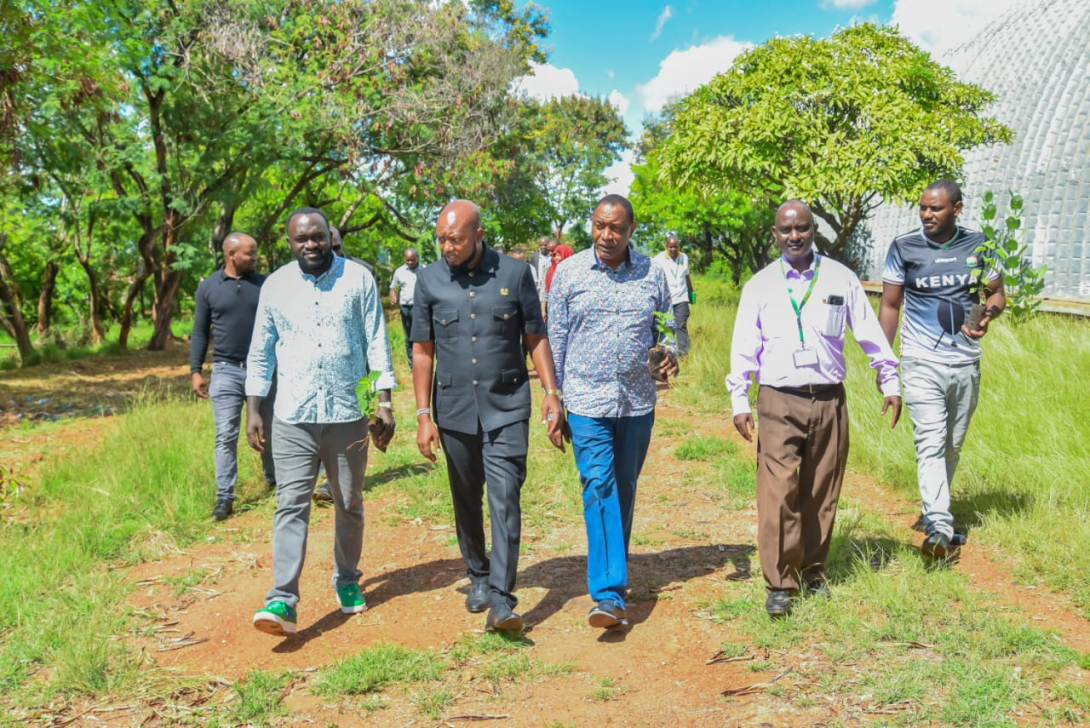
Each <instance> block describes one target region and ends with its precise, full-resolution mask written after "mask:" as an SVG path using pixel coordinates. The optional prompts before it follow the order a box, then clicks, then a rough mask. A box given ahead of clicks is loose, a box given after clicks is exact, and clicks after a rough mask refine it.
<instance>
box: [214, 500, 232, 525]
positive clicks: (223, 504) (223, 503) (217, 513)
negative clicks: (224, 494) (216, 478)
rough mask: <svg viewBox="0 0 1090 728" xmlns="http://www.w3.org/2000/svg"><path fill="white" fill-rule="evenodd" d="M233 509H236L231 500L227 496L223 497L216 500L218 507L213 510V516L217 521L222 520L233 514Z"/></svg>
mask: <svg viewBox="0 0 1090 728" xmlns="http://www.w3.org/2000/svg"><path fill="white" fill-rule="evenodd" d="M232 510H234V508H233V506H232V505H231V501H230V500H228V499H227V498H221V499H220V500H218V501H216V509H215V510H214V511H212V518H214V519H216V520H217V521H222V520H223V519H225V518H227V516H229V515H231V511H232Z"/></svg>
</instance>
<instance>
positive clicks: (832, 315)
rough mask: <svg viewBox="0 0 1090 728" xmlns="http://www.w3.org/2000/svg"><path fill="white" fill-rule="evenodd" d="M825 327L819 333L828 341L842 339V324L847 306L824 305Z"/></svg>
mask: <svg viewBox="0 0 1090 728" xmlns="http://www.w3.org/2000/svg"><path fill="white" fill-rule="evenodd" d="M825 309H826V310H825V327H824V328H823V329H822V330H821V333H822V334H824V335H825V336H827V337H829V338H830V339H842V338H844V322H845V315H846V313H847V306H845V305H844V304H840V305H832V304H825Z"/></svg>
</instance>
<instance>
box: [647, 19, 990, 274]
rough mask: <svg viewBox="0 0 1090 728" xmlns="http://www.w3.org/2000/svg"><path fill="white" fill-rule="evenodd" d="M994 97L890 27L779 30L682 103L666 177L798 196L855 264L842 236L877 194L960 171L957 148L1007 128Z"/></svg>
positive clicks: (709, 188)
mask: <svg viewBox="0 0 1090 728" xmlns="http://www.w3.org/2000/svg"><path fill="white" fill-rule="evenodd" d="M993 98H994V97H993V95H992V94H991V93H989V92H988V91H985V90H984V89H982V88H980V87H978V86H974V85H972V84H967V83H962V82H959V81H958V80H957V79H956V78H955V77H954V73H953V72H952V71H951V70H950V69H949V68H946V67H944V66H942V65H940V64H939V63H936V62H935V61H934V60H933V59H932V58H931V56H930V55H928V54H927V53H925V52H924V51H922V50H920V49H919V48H917V47H916V46H915V45H913V44H912V43H911V42H910V41H908V40H906V39H905V38H903V37H901V36H900V35H898V34H897V31H896V30H895V29H892V28H879V27H876V26H875V25H873V24H870V23H865V24H861V25H857V26H854V27H852V28H848V29H846V30H841V31H838V32H836V33H834V34H833V35H832V36H830V37H829V38H825V39H814V38H812V37H809V36H796V37H791V38H776V39H774V40H770V41H768V42H767V43H765V44H764V45H762V46H759V47H757V48H754V49H752V50H750V51H747V52H746V53H744V54H742V55H741V56H739V57H738V59H737V60H736V61H735V62H734V65H733V66H732V67H731V68H730V69H729V70H728V71H726V72H725V73H722V74H720V75H718V76H716V77H715V78H714V79H712V81H710V82H709V83H707V84H706V85H704V86H702V87H701V88H699V89H697V91H696V92H694V93H693V94H692V95H691V96H689V97H688V98H686V99H684V100H683V101H681V102H680V103H679V106H678V110H677V114H676V117H675V121H674V128H673V133H672V134H671V135H670V137H669V139H668V141H667V143H666V144H665V146H664V148H663V150H662V156H661V158H660V161H661V165H662V172H661V174H662V179H663V182H664V183H667V184H673V185H680V186H683V187H688V186H692V187H694V188H696V189H699V190H702V191H704V192H705V193H708V194H715V193H719V192H722V191H724V190H729V189H732V188H740V189H744V190H753V191H754V192H756V193H758V194H759V196H761V197H764V198H765V199H766V200H767V203H768V204H769V205H776V204H779V202H782V201H783V200H785V199H789V198H801V199H803V200H805V201H806V202H808V203H809V204H810V206H811V208H812V209H813V211H814V214H815V215H816V216H817V217H818V218H820V220H821V221H822V222H824V223H825V224H826V225H827V226H828V229H830V230H831V231H832V237H829V236H827V235H825V234H824V233H823V232H819V234H818V237H817V241H818V245H819V247H820V248H821V249H822V250H823V251H824V252H825V253H827V254H829V255H831V256H833V257H835V258H837V259H839V260H841V261H845V262H847V263H849V264H852V263H856V264H857V263H858V262H859V260H858V259H857V255H858V251H851V250H849V241H850V240H851V238H852V233H853V232H854V231H855V230H856V228H857V227H858V225H859V223H860V222H862V221H863V220H864V219H865V218H866V216H867V214H868V213H869V212H870V211H871V210H873V209H874V207H875V206H876V205H877V204H879V202H880V201H881V200H883V199H884V200H888V201H907V200H910V199H913V198H914V197H915V196H916V195H918V194H919V193H920V191H921V190H922V189H923V188H924V187H926V186H927V184H929V183H930V182H932V181H934V180H935V179H937V178H940V177H951V178H956V177H957V175H958V171H959V169H960V168H961V165H962V163H963V156H962V153H963V152H964V151H965V150H967V149H970V148H973V147H975V146H978V145H981V144H992V143H997V142H1008V141H1009V140H1010V139H1011V131H1010V129H1008V128H1007V127H1006V126H1004V125H1003V124H1001V123H999V122H998V121H996V120H995V119H993V118H991V117H988V116H985V115H984V113H983V111H984V109H985V108H986V107H987V106H988V104H990V103H991V101H992V100H993Z"/></svg>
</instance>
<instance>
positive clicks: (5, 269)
mask: <svg viewBox="0 0 1090 728" xmlns="http://www.w3.org/2000/svg"><path fill="white" fill-rule="evenodd" d="M9 280H12V281H14V280H15V278H14V276H13V275H12V270H11V266H10V265H8V261H7V258H6V257H4V256H3V255H2V254H0V325H3V327H4V329H5V330H6V331H7V332H8V333H9V334H11V337H12V338H13V339H15V345H16V347H17V348H18V349H19V360H20V361H22V362H23V364H26V363H27V360H28V359H29V358H30V355H31V354H32V353H33V352H34V347H33V346H31V344H30V331H29V330H28V329H27V325H26V320H25V319H24V318H23V312H22V311H21V310H20V307H19V298H18V296H16V292H15V288H14V286H9V285H8V281H9Z"/></svg>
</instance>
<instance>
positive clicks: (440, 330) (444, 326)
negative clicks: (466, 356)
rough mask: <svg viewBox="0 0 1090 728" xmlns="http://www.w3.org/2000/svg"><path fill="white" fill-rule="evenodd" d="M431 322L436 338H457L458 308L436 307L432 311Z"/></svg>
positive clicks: (447, 339) (449, 339)
mask: <svg viewBox="0 0 1090 728" xmlns="http://www.w3.org/2000/svg"><path fill="white" fill-rule="evenodd" d="M431 322H432V328H433V330H434V331H435V338H436V339H442V340H444V341H455V340H457V339H458V328H459V326H458V309H456V308H437V309H435V310H434V311H433V312H432V315H431Z"/></svg>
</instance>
